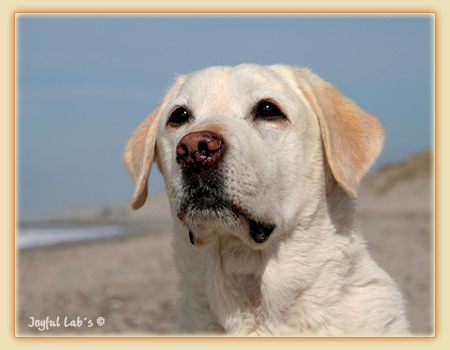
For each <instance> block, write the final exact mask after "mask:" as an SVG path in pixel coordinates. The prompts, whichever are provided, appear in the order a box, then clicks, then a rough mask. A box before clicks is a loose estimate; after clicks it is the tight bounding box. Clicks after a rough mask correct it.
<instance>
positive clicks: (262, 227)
mask: <svg viewBox="0 0 450 350" xmlns="http://www.w3.org/2000/svg"><path fill="white" fill-rule="evenodd" d="M194 202H196V203H197V204H199V203H201V204H200V206H199V207H198V209H199V210H201V209H202V207H203V206H205V205H207V204H208V206H209V207H210V208H214V207H216V210H217V218H218V219H220V217H221V216H223V215H221V214H220V213H219V209H218V208H220V210H227V211H229V213H230V214H231V215H233V216H234V217H235V218H236V222H238V221H239V218H241V219H243V220H244V221H246V222H247V223H248V230H249V233H250V236H251V237H252V239H253V240H254V241H255V242H256V243H264V242H266V241H267V240H268V239H269V237H270V235H271V234H272V232H273V231H274V229H275V225H274V224H271V223H268V222H264V221H261V220H255V219H253V215H250V214H249V212H248V211H247V210H246V209H245V208H244V207H243V206H242V205H240V204H238V202H236V201H235V202H233V204H232V205H224V204H223V203H221V204H219V201H217V202H215V203H214V202H213V201H212V199H211V198H209V197H208V198H196V200H195V201H194ZM192 209H193V208H192V206H191V207H190V210H192ZM186 210H189V209H187V208H186V207H185V209H184V210H180V211H178V214H177V216H178V218H179V219H180V220H181V221H183V222H184V223H186V220H187V218H188V217H189V216H190V215H189V213H188V212H187V211H186ZM245 226H247V224H245ZM189 232H190V234H189V240H190V242H191V243H193V238H192V237H193V234H192V232H191V231H189Z"/></svg>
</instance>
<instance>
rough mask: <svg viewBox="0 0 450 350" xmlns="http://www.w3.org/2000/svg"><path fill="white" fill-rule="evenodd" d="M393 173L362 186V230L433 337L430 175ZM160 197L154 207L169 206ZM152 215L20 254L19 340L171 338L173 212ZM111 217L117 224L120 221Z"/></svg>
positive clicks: (415, 326) (417, 324)
mask: <svg viewBox="0 0 450 350" xmlns="http://www.w3.org/2000/svg"><path fill="white" fill-rule="evenodd" d="M397 169H398V168H397ZM388 170H389V171H388V175H386V174H384V175H383V172H381V175H380V174H374V175H373V176H372V177H369V178H368V179H367V181H366V184H365V185H364V184H363V185H362V186H361V193H360V198H359V206H358V211H359V219H360V222H361V228H362V230H363V233H364V236H365V237H366V239H367V241H368V248H369V251H370V252H371V255H372V256H373V258H374V259H375V261H376V262H377V263H378V264H379V265H380V266H381V267H382V268H383V269H385V270H386V271H387V272H388V273H389V274H390V275H391V276H392V277H393V279H394V280H395V281H396V282H397V283H398V284H399V286H400V288H401V289H402V290H403V292H404V294H405V298H406V300H407V316H408V319H409V321H410V323H411V332H412V333H413V334H416V335H431V334H433V332H434V314H433V309H434V307H433V305H434V304H433V300H434V290H433V287H432V286H433V284H434V283H433V282H434V281H433V276H434V273H433V262H434V260H433V251H434V248H433V247H434V242H433V226H432V222H433V221H432V220H433V215H434V214H433V211H432V208H431V190H430V187H429V181H430V178H429V174H428V175H427V176H428V177H427V176H424V175H423V174H422V173H420V172H419V173H418V175H417V176H413V177H412V178H411V177H407V178H406V179H405V178H403V180H402V179H400V181H399V180H398V177H399V174H398V172H397V173H396V172H395V171H394V172H393V171H392V170H393V169H392V168H391V169H388ZM410 172H411V171H410V170H408V174H409V173H410ZM392 174H394V175H392ZM377 176H378V178H377ZM383 176H384V180H383V181H384V182H383V181H382V182H383V184H382V186H378V190H377V186H376V185H374V182H376V181H378V183H380V181H381V180H380V179H382V178H383ZM389 176H391V177H392V178H393V179H394V180H395V181H397V182H398V184H395V183H394V184H393V185H392V183H391V182H392V181H393V180H392V178H391V180H392V181H391V182H389V181H387V180H389V179H388V177H389ZM374 179H375V180H374ZM377 179H378V180H377ZM386 179H387V180H386ZM395 181H394V182H395ZM424 182H425V184H428V185H426V186H424V185H423V184H424ZM387 183H389V186H390V188H389V189H388V190H389V191H387V192H386V193H381V194H380V193H379V192H380V191H379V189H380V188H386V184H387ZM408 184H409V185H408ZM405 188H406V189H407V190H405ZM377 191H378V192H377ZM402 191H403V192H405V193H406V194H402V193H403V192H402ZM408 196H409V197H408ZM161 198H164V197H159V199H158V200H157V202H156V203H161ZM165 203H166V202H165ZM149 207H150V209H149V210H150V212H154V211H156V212H158V213H159V214H158V215H157V217H158V219H159V221H158V225H157V228H155V227H154V226H151V224H149V226H148V227H144V228H143V229H142V232H141V234H139V235H135V236H132V237H127V238H121V239H111V240H102V241H96V242H85V243H78V244H72V245H66V246H55V247H46V248H36V249H28V250H21V251H18V252H17V253H16V257H17V268H16V274H17V290H16V295H17V297H16V309H17V312H16V320H17V321H16V332H17V334H18V335H24V336H30V335H31V336H34V335H39V336H49V335H88V336H92V335H99V334H101V335H105V334H111V335H146V336H151V335H171V334H173V333H174V332H175V330H176V320H177V308H176V304H177V299H178V297H179V294H178V291H177V281H178V276H177V274H176V271H175V268H174V264H173V259H172V249H171V246H170V243H171V236H172V233H171V229H170V227H171V223H170V219H169V215H168V212H167V208H166V209H164V208H163V206H161V205H156V207H155V208H157V209H154V208H153V209H152V208H151V205H150V206H149ZM161 211H163V212H164V213H165V214H164V215H162V214H160V212H161ZM126 215H127V218H128V219H129V216H128V214H126ZM108 217H109V219H110V220H113V221H114V222H115V223H117V217H116V216H114V215H108ZM128 219H127V222H128V221H129V220H128ZM103 220H106V221H108V220H107V219H105V218H103ZM47 317H48V320H49V321H50V320H51V321H54V323H50V322H48V323H47V325H48V329H44V330H43V331H41V330H39V327H37V324H36V323H32V321H33V320H45V319H47ZM58 317H59V318H58ZM99 318H103V319H104V324H103V325H99V324H98V323H100V324H101V323H102V322H101V320H102V319H99ZM97 320H98V321H97ZM58 322H59V323H58ZM30 324H32V325H33V326H32V327H30V326H29V325H30ZM44 326H45V323H44V324H43V325H41V327H44Z"/></svg>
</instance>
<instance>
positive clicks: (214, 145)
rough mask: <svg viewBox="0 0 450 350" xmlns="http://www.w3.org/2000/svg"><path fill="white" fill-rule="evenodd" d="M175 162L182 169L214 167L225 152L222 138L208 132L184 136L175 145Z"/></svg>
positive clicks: (197, 132)
mask: <svg viewBox="0 0 450 350" xmlns="http://www.w3.org/2000/svg"><path fill="white" fill-rule="evenodd" d="M176 152H177V162H178V163H179V164H180V165H181V166H183V167H184V168H200V167H207V166H212V165H215V164H216V163H217V162H218V161H220V159H222V156H223V154H224V152H225V144H224V143H223V137H222V136H221V135H220V134H218V133H216V132H214V131H210V130H204V131H196V132H192V133H190V134H187V135H185V136H184V137H183V138H182V139H181V140H180V142H179V143H178V145H177V149H176Z"/></svg>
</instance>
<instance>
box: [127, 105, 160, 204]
mask: <svg viewBox="0 0 450 350" xmlns="http://www.w3.org/2000/svg"><path fill="white" fill-rule="evenodd" d="M159 111H160V108H158V109H156V110H155V111H154V112H153V113H152V114H150V115H149V116H148V117H147V119H145V120H144V122H143V123H142V124H141V125H139V127H138V128H137V129H136V130H135V131H134V132H133V134H132V135H131V137H130V139H129V140H128V143H127V145H126V148H125V154H124V157H123V159H124V162H125V165H126V166H127V169H128V173H129V174H130V176H131V178H132V179H133V181H134V184H135V190H134V195H133V199H132V201H131V206H132V207H133V209H139V208H140V207H142V206H143V205H144V203H145V201H146V199H147V193H148V189H147V182H148V177H149V175H150V169H151V167H152V164H153V162H154V160H155V150H156V135H157V126H158V121H159V119H160V116H161V114H160V112H159Z"/></svg>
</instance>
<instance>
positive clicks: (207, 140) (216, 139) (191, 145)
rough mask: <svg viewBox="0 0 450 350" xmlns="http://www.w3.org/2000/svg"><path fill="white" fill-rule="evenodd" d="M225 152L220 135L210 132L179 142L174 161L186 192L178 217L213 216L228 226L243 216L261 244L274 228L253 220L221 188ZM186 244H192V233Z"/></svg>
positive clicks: (224, 145)
mask: <svg viewBox="0 0 450 350" xmlns="http://www.w3.org/2000/svg"><path fill="white" fill-rule="evenodd" d="M226 149H227V146H226V143H225V142H224V139H223V137H222V135H220V134H218V133H216V132H214V131H210V130H204V131H196V132H192V133H189V134H187V135H185V136H184V137H183V138H182V139H181V140H180V141H179V143H178V145H177V148H176V160H177V163H178V164H180V166H181V167H182V172H183V181H184V183H185V186H186V192H185V196H184V200H183V201H182V204H181V207H180V211H179V213H178V216H179V217H180V218H183V219H185V218H186V214H187V213H189V214H188V216H189V217H190V218H191V219H194V220H195V218H196V217H202V216H203V217H205V216H206V217H208V216H209V217H211V215H212V214H213V215H214V217H216V218H220V219H221V220H224V221H225V222H228V223H232V222H238V221H239V218H241V217H244V218H245V219H246V220H247V221H248V225H249V231H250V235H251V236H252V238H253V240H254V241H255V242H256V243H264V242H265V241H267V239H268V238H269V236H270V235H271V233H272V232H273V230H274V229H275V225H272V224H268V223H263V222H260V221H257V220H254V219H252V218H251V215H249V213H246V212H245V210H242V207H241V206H239V205H235V203H233V201H232V200H231V199H230V198H229V196H228V195H227V194H226V191H225V189H224V187H223V186H224V185H223V174H222V172H221V170H220V169H221V163H222V160H223V157H224V155H225V153H226ZM183 221H184V220H183ZM189 241H190V242H191V243H192V244H194V239H193V233H192V232H191V231H189Z"/></svg>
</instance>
